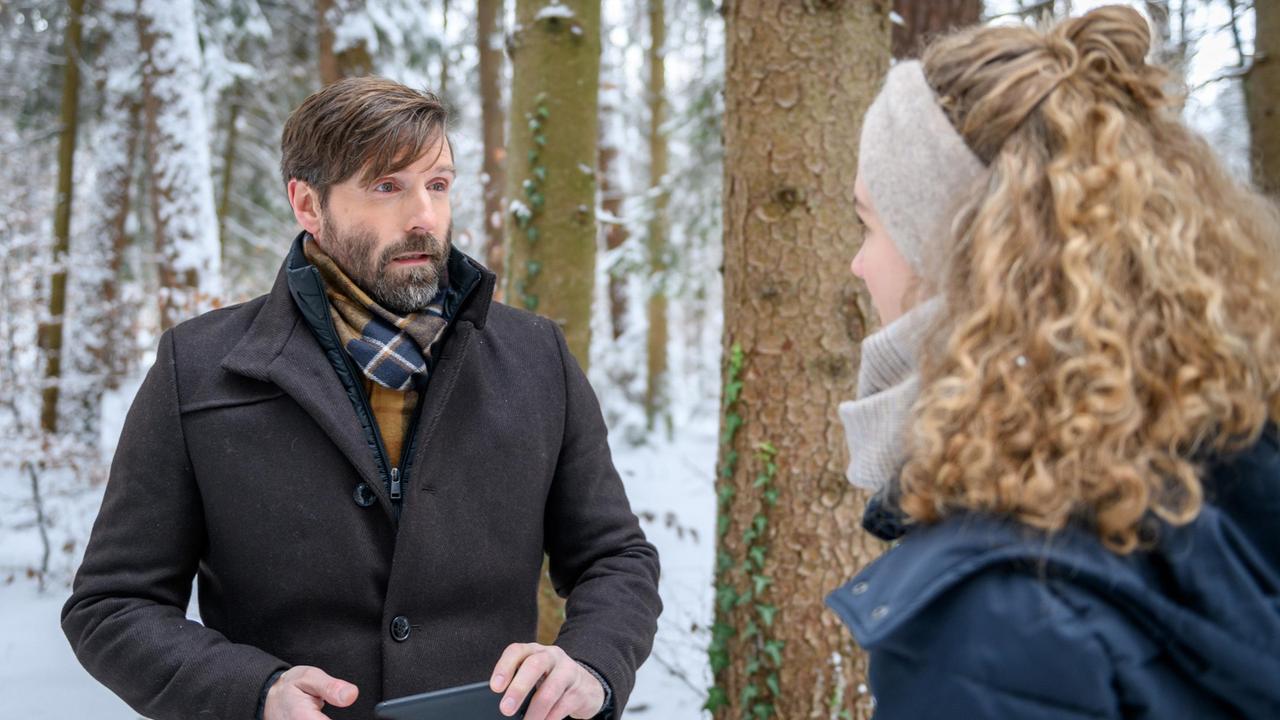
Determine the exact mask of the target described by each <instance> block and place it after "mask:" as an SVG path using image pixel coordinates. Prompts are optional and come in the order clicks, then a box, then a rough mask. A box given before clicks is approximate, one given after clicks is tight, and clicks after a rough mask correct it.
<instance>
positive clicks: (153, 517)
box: [63, 78, 661, 720]
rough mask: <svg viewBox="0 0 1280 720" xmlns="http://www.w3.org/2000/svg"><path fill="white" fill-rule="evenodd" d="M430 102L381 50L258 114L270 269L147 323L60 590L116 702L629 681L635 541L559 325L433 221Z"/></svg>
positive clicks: (639, 544)
mask: <svg viewBox="0 0 1280 720" xmlns="http://www.w3.org/2000/svg"><path fill="white" fill-rule="evenodd" d="M445 127H446V114H445V109H444V107H443V106H442V104H441V103H440V101H439V100H438V99H437V98H436V97H434V96H432V95H429V94H425V93H419V92H415V91H413V90H410V89H409V88H406V87H404V86H402V85H398V84H396V83H392V82H389V81H387V80H382V79H376V78H362V79H351V80H344V81H341V82H338V83H335V84H333V85H330V86H328V87H326V88H325V89H323V90H321V91H320V92H318V93H316V94H314V95H312V96H311V97H310V98H308V99H307V100H306V101H305V102H304V103H303V104H302V105H301V106H300V107H299V108H298V109H297V110H296V111H295V112H294V113H293V115H292V116H290V118H289V120H288V122H287V123H286V125H285V129H284V134H283V138H282V142H281V149H282V159H281V167H282V171H283V175H284V180H285V183H286V185H287V189H288V193H289V201H290V204H291V205H292V207H293V211H294V215H295V217H296V218H297V220H298V222H299V224H300V225H301V226H302V228H303V231H302V232H301V233H300V234H299V235H298V237H297V238H296V239H295V240H294V242H293V246H292V249H291V250H290V252H289V253H288V256H287V257H286V259H285V261H284V264H283V267H282V268H281V270H280V274H279V275H278V277H277V280H276V283H275V286H274V288H273V289H272V290H271V292H270V293H269V294H267V295H265V296H263V297H260V298H257V299H255V300H252V301H250V302H247V303H245V304H243V305H238V306H234V307H229V308H224V309H220V310H215V311H213V312H210V313H207V314H205V315H202V316H200V317H198V318H195V319H194V320H190V321H188V322H186V323H183V324H181V325H179V326H177V327H175V328H173V329H172V330H170V331H168V332H166V333H165V334H164V335H163V336H162V337H161V340H160V347H159V351H158V353H157V357H156V362H155V365H154V366H153V367H152V369H151V371H150V373H149V374H148V376H147V379H146V381H145V382H144V383H143V385H142V387H141V389H140V390H139V391H138V395H137V398H136V399H135V401H134V404H133V407H132V408H131V409H130V411H129V415H128V419H127V420H126V423H125V427H124V431H123V433H122V435H121V438H120V444H119V446H118V448H117V451H116V456H115V459H114V461H113V463H112V468H111V478H110V481H109V483H108V485H107V490H106V496H105V498H104V500H103V505H102V509H101V510H100V512H99V516H98V520H97V522H96V523H95V526H94V530H93V534H92V537H91V539H90V542H89V546H88V548H87V550H86V553H85V559H84V563H83V564H82V566H81V568H80V571H79V572H78V574H77V576H76V580H75V585H74V588H73V592H72V596H71V598H70V599H69V600H68V601H67V604H66V606H65V608H64V609H63V629H64V631H65V632H66V634H67V637H68V639H69V640H70V641H71V644H72V646H73V647H74V649H75V651H76V654H77V657H78V658H79V659H80V661H81V662H82V663H83V664H84V665H85V667H86V668H87V669H88V670H89V671H90V672H91V673H92V674H93V675H94V677H96V678H98V679H99V680H100V681H101V682H102V683H103V684H105V685H106V686H107V687H109V688H111V689H112V690H113V691H114V692H116V693H117V694H118V695H120V696H121V697H122V698H123V699H124V700H125V701H126V702H128V703H129V704H130V705H131V706H132V707H133V708H134V709H136V710H137V711H138V712H139V713H141V714H143V715H146V716H147V717H151V718H156V719H157V720H164V719H165V718H175V719H176V718H236V719H237V720H239V719H241V718H252V717H257V718H264V719H265V720H294V719H309V720H318V719H320V718H333V719H334V720H337V719H339V718H368V717H370V716H371V712H372V708H373V705H374V704H375V703H376V702H378V701H379V700H382V699H389V698H394V697H399V696H404V695H409V694H413V693H417V692H422V691H427V690H432V689H437V688H444V687H450V686H455V685H460V684H464V683H469V682H474V681H481V680H483V681H488V682H489V683H490V686H491V688H492V689H493V690H494V691H495V692H497V693H502V699H501V709H502V712H503V714H506V715H512V714H514V713H515V711H516V709H517V708H518V707H519V706H520V704H521V703H522V702H523V701H524V700H525V699H526V698H527V697H530V696H531V701H530V704H529V708H528V714H527V717H528V718H531V719H532V720H544V719H545V718H552V719H555V720H558V719H559V718H564V717H574V718H590V717H614V716H617V715H620V714H621V712H622V710H623V708H624V707H625V705H626V701H627V697H628V695H629V694H630V691H631V688H632V686H633V683H634V680H635V672H636V669H637V668H638V666H639V665H640V663H641V662H643V661H644V659H645V658H646V657H647V655H648V653H649V649H650V646H651V644H652V640H653V635H654V632H655V630H656V622H657V616H658V613H659V612H660V610H661V604H660V602H659V600H658V594H657V576H658V561H657V554H656V552H655V551H654V548H653V547H652V546H651V545H650V544H649V543H648V542H646V541H645V537H644V534H643V532H642V531H641V530H640V527H639V524H638V522H637V520H636V517H635V515H634V514H633V513H632V512H631V509H630V507H629V505H628V502H627V498H626V495H625V493H624V492H623V488H622V484H621V482H620V481H619V478H618V475H617V472H616V471H615V470H614V467H613V463H612V460H611V458H610V454H609V447H608V445H607V443H606V439H605V428H604V424H603V421H602V419H601V416H600V411H599V408H598V406H597V403H596V399H595V396H594V394H593V392H592V390H591V388H590V386H589V385H588V384H587V381H586V378H585V377H584V376H583V373H582V371H581V369H580V368H579V366H578V365H577V363H576V362H575V361H574V359H573V357H572V356H571V355H570V353H569V351H568V348H567V346H566V344H565V340H564V336H563V334H562V333H561V331H560V328H559V327H557V325H556V324H555V323H554V322H551V321H549V320H546V319H544V318H540V317H537V316H535V315H532V314H529V313H526V312H523V311H520V310H515V309H512V308H509V307H506V306H504V305H501V304H498V303H495V302H492V300H491V297H492V293H493V287H494V281H495V278H494V276H493V274H492V273H490V272H489V271H488V270H486V269H484V268H483V267H481V266H480V265H479V264H478V263H476V262H475V261H474V260H472V259H471V258H469V257H467V256H466V255H464V254H463V253H461V252H460V251H458V250H457V249H456V248H453V247H452V245H451V231H452V222H451V216H450V192H451V189H452V186H453V183H454V179H455V175H456V173H455V170H454V167H453V150H452V147H451V145H450V143H449V141H448V138H447V137H446V135H445ZM544 552H545V554H546V556H547V558H548V560H549V569H550V575H551V579H552V581H553V583H554V585H555V588H556V590H557V592H559V593H560V594H561V595H563V596H565V597H567V599H568V602H567V605H566V613H565V620H564V625H563V627H562V629H561V630H560V632H559V635H558V637H557V638H556V640H555V643H554V645H550V646H547V645H539V644H537V643H535V642H533V640H534V638H535V631H536V625H537V585H538V580H539V577H540V575H541V567H542V561H543V556H544ZM193 576H194V577H197V578H198V583H197V588H198V592H199V609H200V615H201V618H202V621H203V622H202V623H198V622H194V621H192V620H189V619H187V618H186V616H185V611H186V608H187V605H188V602H189V599H190V595H191V589H192V578H193ZM326 706H327V707H326ZM322 711H323V714H322Z"/></svg>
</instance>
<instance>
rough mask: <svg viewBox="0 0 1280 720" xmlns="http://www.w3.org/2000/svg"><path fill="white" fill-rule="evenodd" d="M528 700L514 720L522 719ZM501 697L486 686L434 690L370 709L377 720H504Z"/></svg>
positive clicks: (483, 683)
mask: <svg viewBox="0 0 1280 720" xmlns="http://www.w3.org/2000/svg"><path fill="white" fill-rule="evenodd" d="M532 697H533V693H529V698H526V699H525V701H524V707H522V708H520V711H519V712H517V713H516V714H515V717H518V718H521V717H524V711H525V709H526V708H528V707H529V699H531V698H532ZM501 701H502V695H500V694H498V693H496V692H494V691H492V690H490V689H489V683H487V682H478V683H472V684H470V685H459V686H457V687H451V688H445V689H444V690H433V691H431V692H426V693H421V694H419V695H408V696H406V697H402V698H396V699H395V700H384V701H382V702H380V703H378V705H377V707H375V708H374V709H373V715H374V717H376V718H378V720H507V716H506V715H503V714H502V713H501V712H499V711H498V703H499V702H501Z"/></svg>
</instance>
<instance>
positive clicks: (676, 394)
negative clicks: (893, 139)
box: [0, 0, 1280, 719]
mask: <svg viewBox="0 0 1280 720" xmlns="http://www.w3.org/2000/svg"><path fill="white" fill-rule="evenodd" d="M1101 4H1105V3H1102V2H1094V1H1093V0H1074V1H1073V0H985V2H984V1H983V0H843V1H842V0H595V1H594V2H593V0H475V1H474V2H464V1H463V0H292V1H284V0H67V1H65V2H62V1H54V0H0V78H2V79H0V157H2V158H3V161H2V163H0V256H2V257H3V266H2V268H0V338H2V339H3V341H4V345H5V348H4V350H3V360H2V361H0V438H2V439H0V686H3V687H5V688H10V689H13V690H16V691H17V695H18V698H17V704H16V706H14V705H12V704H6V706H7V708H9V710H12V711H13V715H12V716H13V717H26V718H68V717H95V718H134V717H136V714H135V713H133V712H132V711H131V710H129V708H128V707H127V706H125V705H124V703H123V702H121V701H120V700H118V699H116V698H115V697H114V696H112V695H111V694H110V693H109V692H108V691H107V690H105V689H104V688H102V687H100V686H98V685H97V683H96V682H95V681H93V680H92V678H90V677H89V676H88V675H87V674H86V673H85V672H84V671H83V670H82V669H80V667H79V665H78V664H77V663H76V661H75V659H74V657H73V656H72V655H71V651H70V649H69V648H68V647H67V644H66V641H65V639H64V638H63V637H62V634H61V631H60V630H59V628H58V610H59V608H60V605H61V602H62V601H63V600H65V598H66V596H67V594H68V593H69V591H70V590H69V588H70V583H71V579H72V577H73V575H74V572H75V569H76V567H77V565H78V563H79V559H80V557H81V555H82V554H83V551H84V544H85V542H86V540H87V539H88V536H89V531H90V529H91V527H92V523H93V519H94V517H95V514H96V512H97V508H98V506H99V504H100V502H101V499H102V494H103V491H104V487H105V484H106V479H107V475H108V470H109V467H110V462H111V458H112V453H113V450H114V447H115V443H116V440H117V438H118V436H119V433H120V428H121V425H122V423H123V420H124V416H125V413H126V411H127V409H128V407H129V404H130V402H131V399H132V397H133V393H134V392H135V391H136V390H137V387H138V385H139V383H140V382H141V379H142V377H143V375H144V374H145V372H146V371H147V369H148V367H149V366H150V365H151V363H152V361H153V360H154V357H155V352H156V344H157V339H158V338H159V336H160V334H161V333H162V332H163V331H164V330H166V329H168V328H170V327H172V326H174V325H175V324H177V323H180V322H182V321H183V320H185V319H188V318H190V317H193V316H195V315H197V314H199V313H201V312H204V311H207V310H210V309H213V308H218V307H225V306H228V305H232V304H236V303H240V302H244V301H246V300H249V299H251V298H254V297H256V296H258V295H261V294H263V293H265V292H267V291H268V290H269V288H270V287H271V284H272V282H273V279H274V278H275V275H276V273H277V271H278V269H279V267H280V263H281V261H282V259H283V257H284V255H285V253H286V252H287V251H288V248H289V242H290V240H291V239H292V238H293V236H294V235H295V234H296V233H297V230H298V228H297V226H296V223H295V220H294V217H293V214H292V212H291V210H290V206H289V201H288V198H287V196H286V193H285V190H284V187H283V184H282V181H281V179H280V171H279V163H280V135H281V128H282V126H283V123H284V121H285V119H286V118H287V117H288V116H289V114H290V113H291V112H292V111H293V110H294V109H295V108H296V107H297V106H298V105H299V104H300V103H301V102H302V100H303V99H304V98H306V97H307V96H308V95H310V94H311V93H313V92H315V91H316V90H318V89H319V88H321V87H322V86H323V85H325V84H327V83H330V82H333V81H335V80H338V79H340V78H343V77H349V76H353V75H367V74H376V75H381V76H385V77H388V78H391V79H394V80H396V81H399V82H402V83H405V84H407V85H410V86H412V87H415V88H420V89H426V90H429V91H431V92H434V93H436V94H438V95H439V96H440V97H441V98H443V99H444V101H445V102H446V104H447V105H448V106H449V108H450V110H451V113H452V120H451V125H450V128H449V134H450V139H451V141H452V147H453V151H454V158H455V164H456V166H457V170H458V176H457V182H456V185H455V187H454V190H453V191H452V193H451V202H452V205H453V217H454V223H455V230H454V236H453V237H454V243H455V245H456V246H457V247H458V248H459V249H460V250H462V251H463V252H465V253H467V254H468V255H470V256H471V257H473V258H475V259H477V260H478V261H480V262H482V263H483V264H485V265H486V266H487V267H489V268H490V269H492V270H493V271H494V272H496V273H497V274H498V276H499V286H498V299H499V300H501V301H502V302H505V303H507V304H509V305H513V306H516V307H522V308H525V309H528V310H531V311H534V312H536V313H539V314H542V315H545V316H547V317H550V318H552V319H554V320H556V321H557V322H559V323H560V324H561V326H562V327H563V329H564V331H565V334H566V337H567V339H568V344H569V348H570V349H571V351H572V352H573V353H574V355H575V356H576V357H577V359H578V361H579V362H580V364H581V365H582V366H583V367H584V368H585V369H586V370H587V372H588V375H589V377H590V379H591V381H592V384H593V386H594V388H595V390H596V393H597V395H598V397H599V399H600V402H601V406H602V409H603V411H604V415H605V419H606V422H607V424H608V426H609V430H610V443H611V447H612V449H613V453H614V458H615V462H616V464H617V466H618V468H619V471H620V473H621V474H622V476H623V480H624V482H625V483H626V486H627V490H628V494H629V496H630V499H631V504H632V507H633V509H634V510H635V512H636V513H637V514H638V515H639V516H640V518H641V520H642V526H643V528H644V530H645V532H646V534H647V535H648V536H649V539H650V541H651V542H653V543H654V544H655V545H656V546H657V547H658V550H659V553H660V555H661V558H662V570H663V575H662V579H661V592H662V598H663V602H664V605H665V611H664V614H663V616H662V618H661V620H660V622H659V631H658V636H657V639H656V644H655V648H654V651H653V654H652V656H651V657H650V658H649V660H648V662H647V663H646V664H645V666H644V667H643V668H642V669H641V672H640V676H639V678H638V681H637V686H636V690H635V692H634V695H633V697H632V700H631V704H630V706H629V708H628V715H631V716H634V717H636V718H661V719H666V718H702V717H707V718H711V717H714V718H718V719H723V718H739V717H752V718H768V717H781V718H802V717H803V718H809V717H830V718H866V717H869V716H870V713H871V703H870V699H869V694H868V692H867V686H866V679H865V672H866V663H865V658H864V656H862V655H861V654H860V652H859V650H858V649H857V647H856V646H855V645H854V644H853V642H852V640H851V639H850V637H849V634H848V633H847V632H845V631H844V630H843V628H842V627H841V625H840V623H839V621H838V620H837V618H836V617H835V616H834V615H833V614H831V613H830V611H828V610H826V609H825V608H824V606H823V604H822V598H823V596H824V595H825V594H826V592H828V591H829V590H831V589H833V588H835V587H836V586H837V585H839V584H840V583H841V582H843V581H844V580H845V579H847V578H848V577H849V576H851V575H852V574H853V573H854V572H855V571H856V570H857V569H858V568H860V567H862V566H864V565H865V564H866V563H867V562H869V561H870V560H871V559H873V558H874V557H875V556H876V555H878V554H879V553H880V552H882V551H883V550H884V544H883V543H881V542H880V541H878V540H875V539H874V538H871V537H869V536H866V535H864V534H862V533H861V532H860V530H859V527H858V518H859V517H860V516H861V511H862V506H863V504H864V503H865V501H866V497H865V495H863V494H862V493H861V492H859V491H857V490H855V489H854V488H853V487H851V486H850V485H849V484H848V483H847V482H846V481H845V478H844V468H845V465H846V464H847V461H848V459H847V456H846V450H845V449H844V448H845V443H844V440H843V435H842V432H841V430H840V427H839V422H838V420H837V417H836V413H835V407H836V405H837V403H838V402H839V401H840V400H843V399H847V398H850V397H852V395H853V393H854V383H855V379H856V377H857V361H858V342H859V340H860V339H861V338H862V337H864V336H865V335H867V334H869V333H871V332H874V330H875V329H876V320H875V313H874V312H873V310H872V307H871V304H870V300H869V298H868V296H867V294H866V290H865V288H864V287H863V286H862V284H861V282H860V281H858V280H857V279H855V278H854V277H853V276H852V275H851V274H850V272H849V261H850V259H851V258H852V257H853V255H854V253H855V252H856V250H857V248H858V243H859V241H860V235H859V230H858V229H857V224H856V222H855V221H854V214H853V200H852V194H853V189H852V188H853V177H854V173H855V171H856V168H857V150H858V137H859V127H860V124H859V118H860V117H861V116H862V113H863V112H864V111H865V109H866V108H867V106H868V105H869V103H870V102H871V100H872V98H873V97H874V95H875V93H876V91H877V89H878V87H879V83H880V80H881V78H882V77H883V76H884V73H885V72H886V70H887V69H888V68H889V67H890V65H891V63H892V62H894V60H895V59H901V58H906V57H911V56H913V55H915V54H917V53H918V52H919V50H920V48H921V47H922V45H923V44H924V43H925V42H927V40H928V39H929V38H930V37H933V36H935V35H937V34H938V33H941V32H944V31H946V30H947V29H949V28H953V27H959V26H963V25H968V24H972V23H976V22H993V23H1035V22H1040V21H1043V20H1044V19H1045V18H1046V17H1060V16H1063V15H1066V14H1070V13H1079V12H1083V11H1085V10H1088V9H1090V8H1092V7H1096V6H1098V5H1101ZM1126 4H1129V5H1132V6H1134V7H1136V8H1137V9H1139V10H1140V11H1141V12H1142V13H1144V14H1145V15H1146V16H1147V17H1148V18H1149V21H1150V23H1151V26H1152V28H1153V38H1154V40H1153V45H1154V46H1155V47H1154V48H1153V55H1154V57H1155V59H1156V60H1158V61H1160V62H1162V63H1166V64H1168V65H1169V66H1170V67H1171V68H1172V69H1173V70H1174V75H1175V77H1176V78H1177V79H1178V81H1179V82H1180V83H1181V84H1182V85H1183V86H1184V87H1185V92H1186V99H1185V105H1184V108H1183V113H1184V116H1185V118H1186V120H1187V121H1188V122H1189V123H1190V124H1191V125H1192V126H1193V127H1195V128H1196V129H1197V130H1199V131H1200V132H1201V133H1203V134H1204V135H1206V136H1207V137H1208V138H1210V140H1211V142H1212V144H1213V145H1214V146H1215V147H1216V148H1217V149H1218V151H1219V152H1220V153H1221V154H1222V156H1223V158H1224V159H1225V160H1226V161H1227V164H1228V166H1229V167H1230V168H1231V170H1232V171H1233V172H1235V173H1237V174H1238V175H1239V176H1240V177H1242V178H1248V179H1250V180H1251V181H1252V182H1254V183H1255V184H1256V185H1257V186H1258V187H1259V188H1261V189H1263V190H1264V191H1265V192H1267V193H1270V194H1271V195H1273V196H1280V122H1278V121H1277V105H1278V104H1280V65H1277V64H1276V61H1275V58H1276V57H1277V54H1280V2H1276V1H1275V0H1145V1H1135V0H1130V2H1128V3H1126ZM548 603H549V604H550V601H548ZM190 612H191V614H192V616H193V617H198V612H199V608H198V607H195V606H193V607H192V608H191V610H190ZM555 612H556V611H555V610H554V608H552V609H550V610H548V612H547V613H546V616H547V617H554V616H555ZM9 710H6V711H5V712H4V713H0V714H4V715H6V716H8V713H9Z"/></svg>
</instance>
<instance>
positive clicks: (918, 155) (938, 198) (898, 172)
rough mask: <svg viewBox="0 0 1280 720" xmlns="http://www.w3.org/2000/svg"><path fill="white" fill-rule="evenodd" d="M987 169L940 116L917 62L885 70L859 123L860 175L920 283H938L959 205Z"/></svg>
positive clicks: (879, 213)
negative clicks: (939, 260) (939, 266)
mask: <svg viewBox="0 0 1280 720" xmlns="http://www.w3.org/2000/svg"><path fill="white" fill-rule="evenodd" d="M985 173H986V167H985V166H984V165H983V164H982V161H980V160H979V159H978V157H977V156H976V155H974V154H973V151H972V150H970V149H969V146H968V145H967V144H965V141H964V138H962V137H960V134H959V133H958V132H956V129H955V128H954V127H953V126H952V125H951V121H950V120H948V119H947V116H946V113H944V112H943V110H942V108H941V106H939V105H938V100H937V98H936V97H935V96H934V93H933V89H932V88H930V87H929V83H928V82H926V81H925V77H924V70H923V68H922V66H921V65H920V62H919V61H917V60H912V61H909V62H900V63H898V64H897V65H895V66H894V67H893V69H892V70H890V71H889V75H888V77H886V78H885V82H884V88H883V89H882V90H881V91H880V94H879V95H878V96H876V99H875V102H873V103H871V107H870V108H869V109H868V110H867V114H866V116H865V117H864V118H863V121H862V140H861V143H860V144H859V148H858V175H859V176H860V177H861V178H862V181H863V183H865V184H866V186H867V190H868V191H870V193H871V200H872V203H873V204H874V205H875V209H876V213H877V214H878V215H879V216H880V220H881V221H883V222H884V225H885V229H886V230H887V231H888V233H889V236H890V237H891V238H892V239H893V243H894V245H896V246H897V248H898V250H899V252H901V253H902V255H903V257H904V258H906V260H907V262H908V263H910V264H911V267H912V268H914V269H915V271H916V272H917V273H918V274H919V275H920V276H921V277H922V278H929V279H937V278H936V274H935V273H936V272H937V270H938V269H937V268H935V267H933V266H932V265H931V264H930V263H932V262H933V261H934V260H935V259H936V258H938V257H940V256H941V255H943V253H942V252H941V251H942V250H943V249H944V243H945V242H946V239H947V236H948V234H949V231H950V226H951V220H952V219H953V218H954V217H955V213H956V211H957V210H958V209H959V204H960V201H961V200H962V199H963V198H964V196H965V195H966V194H968V193H969V192H970V191H971V190H972V189H973V188H974V187H975V186H976V185H977V184H979V183H980V182H981V181H982V178H983V176H984V175H985Z"/></svg>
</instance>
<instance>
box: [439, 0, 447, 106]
mask: <svg viewBox="0 0 1280 720" xmlns="http://www.w3.org/2000/svg"><path fill="white" fill-rule="evenodd" d="M440 97H442V98H444V99H445V101H446V102H448V98H449V0H440Z"/></svg>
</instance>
